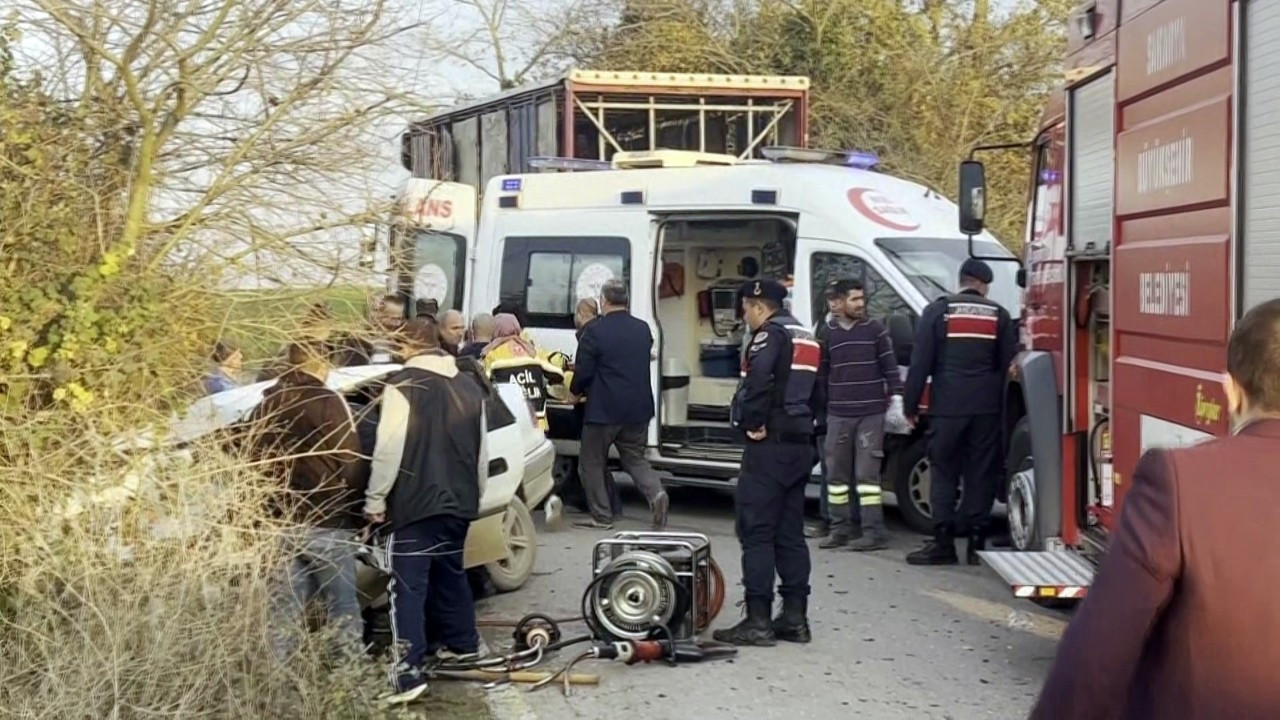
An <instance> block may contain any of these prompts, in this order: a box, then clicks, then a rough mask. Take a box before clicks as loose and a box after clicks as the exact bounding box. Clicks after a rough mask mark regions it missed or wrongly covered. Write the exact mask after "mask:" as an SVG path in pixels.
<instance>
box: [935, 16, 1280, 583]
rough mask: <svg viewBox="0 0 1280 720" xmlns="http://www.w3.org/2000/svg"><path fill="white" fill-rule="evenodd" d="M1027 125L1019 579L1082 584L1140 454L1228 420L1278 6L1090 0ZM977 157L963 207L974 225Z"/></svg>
mask: <svg viewBox="0 0 1280 720" xmlns="http://www.w3.org/2000/svg"><path fill="white" fill-rule="evenodd" d="M1068 53H1069V55H1068V61H1067V78H1066V84H1065V86H1064V87H1063V88H1062V90H1061V92H1060V94H1058V95H1057V96H1056V97H1055V98H1054V100H1053V102H1052V103H1051V104H1050V106H1049V107H1048V108H1047V110H1046V112H1045V114H1044V119H1043V122H1042V126H1041V130H1040V133H1039V135H1038V136H1037V137H1036V138H1035V140H1034V141H1033V143H1032V145H1031V147H1032V159H1033V163H1032V168H1033V173H1034V175H1033V178H1034V181H1033V183H1032V192H1031V198H1030V208H1029V217H1028V231H1027V237H1026V248H1025V254H1024V256H1023V258H1022V260H1023V268H1022V270H1021V273H1020V279H1021V280H1022V284H1023V287H1024V296H1023V314H1022V341H1023V351H1022V352H1021V354H1020V355H1019V357H1018V359H1017V361H1016V363H1015V368H1014V370H1013V371H1012V372H1011V380H1010V383H1009V385H1008V392H1007V393H1006V420H1007V431H1008V458H1007V460H1008V465H1007V482H1008V488H1007V490H1008V498H1009V503H1008V504H1009V518H1010V527H1011V535H1012V541H1013V542H1012V545H1013V548H1012V550H1013V552H995V551H992V552H986V553H983V555H982V557H983V559H984V562H986V563H987V564H988V565H990V566H991V567H992V568H993V569H994V570H995V571H996V572H997V573H998V574H999V575H1000V576H1001V577H1002V578H1003V579H1004V580H1005V581H1006V582H1008V584H1009V585H1010V587H1011V588H1012V589H1013V591H1014V593H1015V595H1017V596H1019V597H1026V598H1037V599H1075V598H1081V597H1084V596H1085V595H1086V594H1087V592H1088V586H1089V584H1090V581H1091V579H1092V576H1093V572H1094V567H1095V564H1096V561H1097V560H1098V559H1099V558H1100V556H1101V554H1102V553H1104V552H1105V550H1106V548H1107V544H1108V535H1109V533H1110V532H1111V531H1112V529H1113V528H1114V527H1115V526H1116V521H1117V520H1118V517H1119V513H1120V510H1121V507H1122V506H1123V504H1124V497H1125V493H1126V492H1127V490H1128V487H1129V484H1130V481H1131V478H1132V472H1133V470H1134V468H1135V466H1136V465H1137V462H1138V459H1139V457H1140V456H1141V454H1142V453H1143V452H1145V451H1146V450H1148V449H1150V448H1153V447H1171V446H1182V445H1187V444H1192V443H1196V442H1200V441H1202V440H1204V439H1207V438H1212V437H1215V436H1220V435H1224V434H1226V433H1228V432H1229V431H1230V425H1229V423H1230V420H1229V418H1228V413H1227V412H1226V410H1225V408H1226V407H1227V402H1226V398H1225V395H1224V392H1223V389H1222V380H1223V378H1224V369H1225V367H1226V346H1227V339H1228V337H1229V334H1230V331H1231V328H1232V326H1233V324H1234V323H1235V321H1236V319H1237V318H1239V317H1240V316H1241V315H1242V314H1243V313H1244V312H1245V311H1247V310H1248V309H1249V308H1251V307H1253V306H1254V305H1256V304H1258V303H1260V302H1263V301H1265V300H1268V299H1271V298H1274V297H1276V296H1277V295H1280V212H1277V209H1276V205H1277V204H1280V3H1277V2H1270V1H1268V0H1236V1H1234V2H1232V1H1230V0H1092V1H1090V2H1086V3H1084V4H1082V6H1081V7H1080V8H1079V9H1078V10H1077V11H1076V12H1075V14H1074V15H1073V18H1072V22H1071V35H1070V43H1069V48H1068ZM982 186H983V177H982V168H981V164H980V163H977V162H974V161H970V162H968V163H966V164H965V165H964V166H963V168H962V171H961V199H960V207H961V218H962V224H968V226H969V227H968V228H967V229H969V230H972V229H973V227H974V226H978V227H980V226H981V224H982V223H981V213H982V199H983V187H982Z"/></svg>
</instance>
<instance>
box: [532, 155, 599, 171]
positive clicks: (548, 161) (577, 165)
mask: <svg viewBox="0 0 1280 720" xmlns="http://www.w3.org/2000/svg"><path fill="white" fill-rule="evenodd" d="M529 167H531V168H533V169H534V170H609V169H611V168H612V167H613V165H612V164H611V163H610V162H609V161H608V160H584V159H582V158H569V157H531V158H529Z"/></svg>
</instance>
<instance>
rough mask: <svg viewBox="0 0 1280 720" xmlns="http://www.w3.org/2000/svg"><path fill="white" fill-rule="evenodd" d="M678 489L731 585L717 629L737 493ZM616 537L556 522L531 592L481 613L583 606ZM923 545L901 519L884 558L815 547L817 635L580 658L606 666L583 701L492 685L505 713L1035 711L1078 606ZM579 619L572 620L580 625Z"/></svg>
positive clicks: (682, 512) (731, 615)
mask: <svg viewBox="0 0 1280 720" xmlns="http://www.w3.org/2000/svg"><path fill="white" fill-rule="evenodd" d="M672 501H673V502H672V515H671V521H670V522H671V529H673V530H691V531H697V532H702V533H705V534H707V535H709V536H710V537H711V540H712V548H713V554H714V556H715V558H716V559H717V560H718V561H719V563H720V565H721V567H722V568H723V569H724V571H725V574H726V576H727V577H726V579H727V582H728V584H729V589H730V596H729V598H728V600H727V601H726V603H725V608H724V610H723V611H722V613H721V615H720V617H719V619H718V620H717V622H716V627H723V626H726V625H731V624H733V623H734V622H737V619H738V617H739V611H738V609H737V608H736V607H735V605H734V601H736V600H737V590H738V585H737V583H738V581H739V578H740V566H739V556H738V543H737V540H736V539H735V537H734V535H733V500H732V497H731V496H729V495H727V494H720V493H715V492H707V491H693V490H676V491H673V493H672ZM626 515H627V518H626V519H625V520H624V521H622V522H621V523H619V525H618V529H620V530H621V529H644V528H646V527H647V520H646V518H647V513H646V510H645V508H644V507H643V504H642V502H639V501H638V500H637V499H636V498H635V497H634V496H633V495H629V496H628V506H627V512H626ZM603 536H604V534H603V533H599V532H589V531H584V530H576V529H571V528H567V529H565V530H562V531H559V532H548V531H545V530H542V531H541V532H540V535H539V549H538V553H539V555H538V563H537V568H536V570H535V575H534V577H533V578H531V579H530V581H529V583H528V585H526V586H525V588H524V589H522V590H521V591H519V592H516V593H513V594H510V595H504V596H499V597H495V598H491V599H488V600H485V601H483V602H482V603H481V605H480V607H479V611H480V615H481V616H482V617H487V618H509V619H516V618H519V617H520V616H521V615H523V614H525V613H527V612H531V611H535V610H536V611H538V612H544V613H547V614H549V615H552V616H554V617H568V616H572V615H576V614H577V612H578V606H579V600H580V598H581V595H582V591H583V589H584V588H585V587H586V585H587V582H588V581H589V579H590V564H591V548H592V546H593V544H594V542H595V541H596V540H598V539H599V538H601V537H603ZM919 543H920V538H919V536H916V535H913V534H911V533H910V532H909V531H907V530H905V529H903V528H901V527H895V528H894V541H893V547H892V549H890V550H887V551H884V552H880V553H875V554H873V555H859V554H855V553H848V552H832V551H821V550H817V548H816V547H813V548H812V551H813V552H812V556H813V579H812V584H813V595H812V597H811V599H810V624H811V625H812V628H813V634H814V642H813V643H812V644H811V645H807V646H801V645H792V644H786V643H780V644H779V645H778V647H776V648H745V649H743V650H742V651H741V652H740V653H739V655H738V657H737V658H735V659H733V660H727V661H719V662H714V663H705V664H701V665H684V666H680V667H674V668H673V667H669V666H666V665H662V664H653V665H645V666H634V667H626V666H623V665H620V664H610V663H605V662H587V663H582V664H580V665H579V666H578V667H577V668H576V669H575V671H579V672H581V671H585V672H598V673H599V674H600V675H601V682H600V685H599V686H598V687H581V688H575V689H574V692H573V695H572V696H571V697H569V698H565V697H564V696H563V695H562V693H561V691H560V689H559V687H558V686H557V687H552V688H546V689H543V690H541V691H538V692H535V693H526V692H523V691H522V690H517V689H514V688H507V689H503V690H500V691H498V692H496V693H492V694H491V696H490V704H491V706H492V707H494V708H495V714H496V715H497V716H498V717H499V720H504V719H505V718H606V717H634V718H643V719H644V720H662V719H666V718H670V719H672V720H675V719H677V718H699V719H700V720H712V719H717V718H725V719H726V720H729V719H733V718H751V720H772V719H774V718H777V719H780V720H783V719H785V720H801V719H803V718H818V719H827V718H835V717H851V716H855V715H851V713H856V717H862V718H873V719H877V720H878V719H880V718H884V719H885V720H891V719H895V718H903V719H904V720H905V719H908V718H910V719H911V720H921V719H923V718H938V719H940V720H941V719H944V718H945V719H948V720H978V719H980V718H1001V719H1002V720H1005V719H1009V718H1017V717H1025V716H1026V713H1027V712H1028V710H1029V709H1030V708H1031V705H1032V703H1033V702H1034V700H1035V696H1036V693H1037V691H1038V690H1039V688H1040V685H1041V683H1042V682H1043V680H1044V676H1045V674H1046V673H1047V672H1048V668H1049V664H1050V662H1051V661H1052V659H1053V653H1054V650H1055V646H1056V642H1057V638H1058V637H1059V635H1060V634H1061V631H1062V628H1063V627H1064V626H1065V617H1066V616H1064V615H1062V614H1058V613H1054V612H1050V611H1045V610H1041V609H1039V608H1037V607H1035V606H1033V605H1031V604H1029V603H1026V602H1019V601H1015V600H1014V599H1013V598H1011V597H1010V596H1009V593H1008V590H1007V588H1005V587H1003V586H1002V585H1001V584H1000V582H999V581H998V580H997V579H996V578H995V577H994V576H993V575H992V574H991V573H990V571H989V570H987V569H985V568H981V567H968V566H961V567H952V568H913V567H911V566H908V565H907V564H906V563H905V562H904V560H903V556H904V555H905V553H906V552H907V551H909V550H911V549H913V548H915V547H917V546H918V545H919ZM580 629H581V626H576V627H572V628H566V634H576V632H577V631H579V630H580ZM509 632H510V631H509V630H493V631H489V630H486V637H487V639H488V641H489V643H490V645H491V646H492V647H495V648H504V647H507V646H508V645H509V644H510V635H509ZM571 655H572V653H570V656H571ZM568 659H569V658H568V657H562V658H560V659H557V660H554V661H552V662H551V663H549V664H548V667H550V668H558V667H560V666H561V665H562V664H563V663H564V662H565V661H567V660H568Z"/></svg>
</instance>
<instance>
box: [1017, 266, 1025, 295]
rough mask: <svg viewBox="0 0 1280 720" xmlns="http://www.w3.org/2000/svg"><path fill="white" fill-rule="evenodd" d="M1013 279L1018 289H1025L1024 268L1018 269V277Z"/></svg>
mask: <svg viewBox="0 0 1280 720" xmlns="http://www.w3.org/2000/svg"><path fill="white" fill-rule="evenodd" d="M1015 279H1016V280H1017V282H1018V287H1020V288H1022V289H1023V290H1026V289H1027V269H1026V268H1024V267H1020V268H1018V276H1017V278H1015Z"/></svg>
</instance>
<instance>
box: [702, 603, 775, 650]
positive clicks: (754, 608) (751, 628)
mask: <svg viewBox="0 0 1280 720" xmlns="http://www.w3.org/2000/svg"><path fill="white" fill-rule="evenodd" d="M769 605H770V603H769V601H768V600H748V601H747V617H746V618H744V619H743V620H742V622H740V623H738V624H737V625H734V626H733V627H731V628H727V629H725V630H716V631H715V632H713V633H711V637H712V639H713V640H715V641H716V642H722V643H729V644H730V645H737V646H740V647H741V646H749V647H773V646H774V645H777V644H778V638H777V637H776V636H775V635H774V634H773V622H772V621H771V620H770V619H769Z"/></svg>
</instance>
